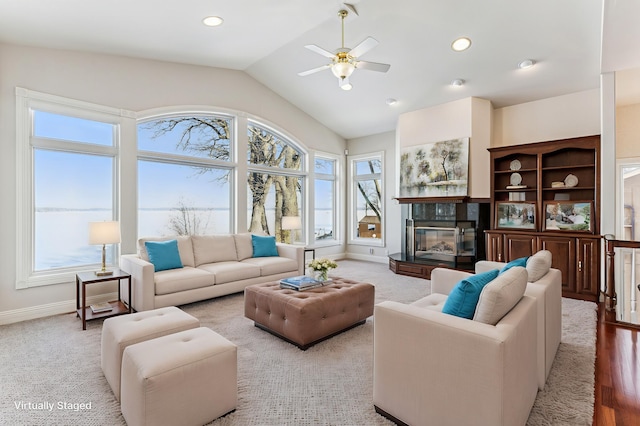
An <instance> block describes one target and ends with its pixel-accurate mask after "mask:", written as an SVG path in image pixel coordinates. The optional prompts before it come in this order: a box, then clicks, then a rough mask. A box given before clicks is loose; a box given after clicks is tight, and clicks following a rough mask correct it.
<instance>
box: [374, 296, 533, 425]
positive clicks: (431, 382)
mask: <svg viewBox="0 0 640 426" xmlns="http://www.w3.org/2000/svg"><path fill="white" fill-rule="evenodd" d="M374 325H375V327H374V340H373V341H374V369H373V370H374V373H373V402H374V405H375V406H376V407H378V408H379V409H381V410H383V411H385V412H387V413H389V414H391V415H392V416H394V417H396V418H397V419H399V420H401V421H403V422H404V423H407V424H422V423H424V419H427V418H428V419H429V421H430V423H432V424H437V425H461V424H487V425H489V424H490V425H515V424H525V423H526V421H527V418H528V415H529V411H530V410H531V407H532V406H533V402H534V401H535V397H536V393H537V389H538V383H537V379H536V312H535V306H534V301H533V300H532V299H531V298H529V297H527V296H524V297H523V298H522V299H521V300H520V302H519V303H518V304H517V305H516V306H515V307H514V308H513V309H512V310H511V311H510V312H509V313H508V314H507V315H506V316H505V317H504V318H503V319H502V320H501V321H500V322H499V323H498V324H497V325H496V326H491V325H488V324H483V323H479V322H476V321H471V320H467V319H463V318H458V317H454V316H451V315H447V314H443V313H441V312H436V311H431V310H428V309H423V308H419V307H416V306H412V305H404V304H401V303H397V302H392V301H386V302H382V303H379V304H377V305H376V306H375V310H374Z"/></svg>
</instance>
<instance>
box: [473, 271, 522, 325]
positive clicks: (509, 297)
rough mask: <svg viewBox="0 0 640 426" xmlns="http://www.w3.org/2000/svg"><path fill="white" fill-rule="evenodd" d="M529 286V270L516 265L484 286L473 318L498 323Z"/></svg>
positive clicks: (493, 323) (487, 322)
mask: <svg viewBox="0 0 640 426" xmlns="http://www.w3.org/2000/svg"><path fill="white" fill-rule="evenodd" d="M526 288H527V270H526V269H525V268H523V267H522V266H514V267H512V268H509V269H508V270H506V271H504V272H503V273H502V274H500V275H498V277H497V278H496V279H494V280H493V281H491V282H490V283H489V284H487V285H486V286H484V288H483V289H482V293H480V299H479V300H478V305H477V306H476V312H475V314H474V315H473V320H474V321H478V322H482V323H485V324H491V325H496V324H497V323H498V321H500V320H501V319H502V317H504V316H505V315H507V313H509V311H510V310H511V309H513V307H514V306H516V305H517V304H518V302H519V301H520V299H522V296H523V295H524V291H525V290H526Z"/></svg>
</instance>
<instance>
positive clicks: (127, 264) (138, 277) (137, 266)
mask: <svg viewBox="0 0 640 426" xmlns="http://www.w3.org/2000/svg"><path fill="white" fill-rule="evenodd" d="M120 269H122V270H123V271H125V272H126V273H128V274H131V298H132V299H133V300H132V301H131V305H132V306H133V309H135V310H136V311H138V312H139V311H148V310H151V309H154V308H155V296H156V285H155V280H154V274H155V268H154V267H153V264H152V263H150V262H147V261H145V260H142V259H140V258H139V257H138V256H137V255H135V254H125V255H122V256H120Z"/></svg>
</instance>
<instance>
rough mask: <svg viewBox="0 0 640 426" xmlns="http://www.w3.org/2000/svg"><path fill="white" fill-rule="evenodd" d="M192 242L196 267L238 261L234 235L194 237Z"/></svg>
mask: <svg viewBox="0 0 640 426" xmlns="http://www.w3.org/2000/svg"><path fill="white" fill-rule="evenodd" d="M191 241H192V242H193V256H194V258H195V261H196V266H200V265H204V264H206V263H215V262H227V261H230V260H238V256H237V255H236V242H235V240H234V238H233V235H194V236H192V237H191Z"/></svg>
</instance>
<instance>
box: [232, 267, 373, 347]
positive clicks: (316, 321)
mask: <svg viewBox="0 0 640 426" xmlns="http://www.w3.org/2000/svg"><path fill="white" fill-rule="evenodd" d="M374 298H375V288H374V286H373V285H372V284H368V283H361V282H357V281H352V280H348V279H344V278H333V281H332V282H331V284H327V285H325V286H323V287H319V288H314V289H311V290H306V291H296V290H288V289H283V288H280V283H279V282H278V281H274V282H269V283H265V284H256V285H251V286H248V287H247V288H245V289H244V316H245V317H247V318H249V319H252V320H253V321H254V324H255V326H256V327H259V328H261V329H263V330H266V331H268V332H270V333H272V334H274V335H276V336H278V337H281V338H283V339H284V340H286V341H288V342H290V343H293V344H294V345H296V346H298V347H299V348H300V349H302V350H306V349H307V348H309V347H310V346H312V345H314V344H316V343H318V342H320V341H322V340H325V339H328V338H329V337H332V336H334V335H336V334H338V333H340V332H343V331H345V330H348V329H350V328H353V327H355V326H357V325H360V324H364V322H365V321H366V319H367V317H370V316H371V315H373V304H374Z"/></svg>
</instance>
